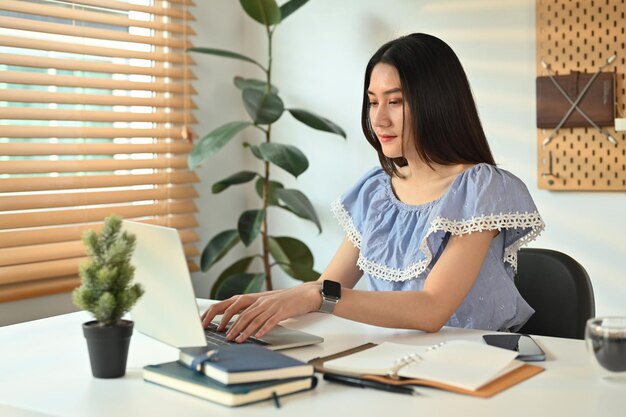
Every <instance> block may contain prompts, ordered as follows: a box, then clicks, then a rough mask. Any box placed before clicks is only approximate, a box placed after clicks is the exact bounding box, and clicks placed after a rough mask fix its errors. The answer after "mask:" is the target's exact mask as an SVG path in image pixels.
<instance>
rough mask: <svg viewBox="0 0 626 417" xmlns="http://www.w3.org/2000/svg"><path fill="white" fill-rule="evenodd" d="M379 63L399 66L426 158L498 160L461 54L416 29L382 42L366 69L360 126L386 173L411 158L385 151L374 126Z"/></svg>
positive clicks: (430, 160)
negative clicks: (372, 87) (371, 93)
mask: <svg viewBox="0 0 626 417" xmlns="http://www.w3.org/2000/svg"><path fill="white" fill-rule="evenodd" d="M379 63H384V64H389V65H391V66H393V67H395V68H396V70H397V71H398V74H399V76H400V84H401V89H402V95H403V97H404V101H406V102H407V103H408V105H409V108H410V110H411V115H412V116H413V117H412V120H410V121H409V122H410V123H411V125H412V128H413V132H414V144H415V149H416V150H417V153H418V155H419V157H420V158H421V159H422V160H423V161H424V162H426V163H427V164H429V165H430V164H431V163H436V164H441V165H453V164H477V163H481V162H485V163H488V164H491V165H495V164H496V163H495V161H494V159H493V155H492V154H491V150H490V149H489V144H488V143H487V138H486V137H485V132H484V131H483V128H482V125H481V123H480V119H479V117H478V110H477V109H476V103H475V102H474V97H473V96H472V91H471V89H470V85H469V82H468V81H467V76H466V75H465V71H464V70H463V67H462V66H461V62H460V61H459V59H458V58H457V56H456V54H455V53H454V51H453V50H452V48H450V47H449V46H448V45H447V44H446V43H445V42H444V41H442V40H441V39H439V38H436V37H434V36H431V35H427V34H424V33H413V34H411V35H407V36H402V37H400V38H398V39H394V40H392V41H390V42H387V43H386V44H384V45H383V46H381V47H380V48H379V49H378V51H376V53H375V54H374V55H373V56H372V58H371V59H370V60H369V62H368V63H367V68H366V69H365V83H364V84H365V85H364V88H363V106H362V110H361V126H362V128H363V133H364V134H365V137H366V138H367V141H368V142H369V143H370V144H371V145H372V146H373V147H374V149H376V152H378V159H379V160H380V163H381V165H382V167H383V169H384V170H385V171H386V172H387V174H389V175H396V176H399V172H398V169H397V168H398V166H404V165H406V160H405V159H404V158H403V157H400V158H388V157H386V156H385V155H384V154H383V152H382V147H381V145H380V142H379V141H378V138H377V137H376V134H375V133H374V132H373V130H372V126H371V122H370V117H369V98H368V95H367V90H368V88H369V84H370V77H371V75H372V70H373V69H374V67H375V66H376V64H379ZM405 126H406V122H405Z"/></svg>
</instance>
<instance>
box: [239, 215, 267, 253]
mask: <svg viewBox="0 0 626 417" xmlns="http://www.w3.org/2000/svg"><path fill="white" fill-rule="evenodd" d="M264 218H265V210H263V209H261V210H247V211H244V212H243V213H241V216H240V217H239V221H238V222H237V230H238V231H239V237H240V238H241V241H242V242H243V244H244V245H246V246H250V245H251V244H252V242H254V239H256V237H257V236H258V235H259V233H260V232H261V224H263V219H264Z"/></svg>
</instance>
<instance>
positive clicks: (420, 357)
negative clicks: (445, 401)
mask: <svg viewBox="0 0 626 417" xmlns="http://www.w3.org/2000/svg"><path fill="white" fill-rule="evenodd" d="M337 356H338V357H337V358H328V360H324V361H323V362H322V366H323V369H322V371H323V372H330V373H340V374H350V375H359V376H361V377H365V378H367V379H376V380H380V378H384V379H385V381H386V382H389V381H393V380H392V379H391V378H389V377H388V376H387V375H388V374H389V373H390V372H393V370H394V369H395V370H397V375H398V377H400V380H399V381H398V382H399V383H402V382H404V383H407V384H412V383H414V384H420V385H430V386H435V387H439V388H443V389H449V390H453V391H456V392H462V393H469V394H471V393H473V392H474V393H478V394H477V395H478V396H490V395H493V393H495V392H498V391H493V390H491V391H490V392H489V394H488V395H482V394H484V393H480V392H479V391H480V390H481V389H482V388H483V387H486V386H488V385H490V384H492V383H495V382H496V381H499V382H500V385H499V386H502V389H504V388H507V387H508V386H511V385H513V384H514V383H517V382H519V381H521V380H523V379H526V378H528V377H530V376H532V375H534V374H536V373H538V372H541V370H543V369H542V368H540V367H536V366H530V365H526V364H524V363H523V362H521V361H518V360H515V357H516V356H517V352H514V351H508V350H506V349H501V348H497V347H493V346H488V345H485V344H482V343H476V342H468V341H450V342H446V343H442V344H440V345H435V346H414V345H403V344H397V343H388V342H385V343H381V344H380V345H374V346H372V347H369V346H367V347H365V349H361V350H360V351H357V352H356V353H352V354H348V355H339V354H338V355H337ZM521 368H524V369H521ZM319 370H320V369H319V368H318V371H319ZM518 370H519V371H520V372H519V379H515V380H514V381H505V384H502V381H501V380H502V379H503V378H504V377H505V376H508V375H513V374H516V373H517V372H516V371H518ZM522 374H523V375H522ZM375 376H378V377H375Z"/></svg>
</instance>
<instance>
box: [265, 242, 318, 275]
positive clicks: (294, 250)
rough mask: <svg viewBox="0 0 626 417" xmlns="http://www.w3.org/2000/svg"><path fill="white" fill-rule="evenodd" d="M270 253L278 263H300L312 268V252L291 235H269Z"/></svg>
mask: <svg viewBox="0 0 626 417" xmlns="http://www.w3.org/2000/svg"><path fill="white" fill-rule="evenodd" d="M269 244H270V253H271V254H272V256H273V257H274V260H275V261H276V262H278V263H279V264H292V263H296V264H300V265H302V266H307V267H309V268H313V254H312V253H311V250H310V249H309V248H308V246H307V245H306V244H305V243H304V242H302V241H300V240H298V239H295V238H293V237H287V236H278V237H270V238H269Z"/></svg>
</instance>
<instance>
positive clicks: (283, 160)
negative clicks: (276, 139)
mask: <svg viewBox="0 0 626 417" xmlns="http://www.w3.org/2000/svg"><path fill="white" fill-rule="evenodd" d="M259 151H260V152H261V155H263V159H265V160H266V161H270V162H271V163H273V164H274V165H277V166H279V167H281V168H282V169H284V170H285V171H287V172H289V173H290V174H291V175H293V176H294V177H296V178H297V177H298V175H300V174H302V173H303V172H304V171H306V170H307V169H308V168H309V161H308V160H307V158H306V156H305V155H304V153H302V151H301V150H300V149H298V148H296V147H295V146H292V145H283V144H281V143H262V144H260V145H259Z"/></svg>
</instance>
